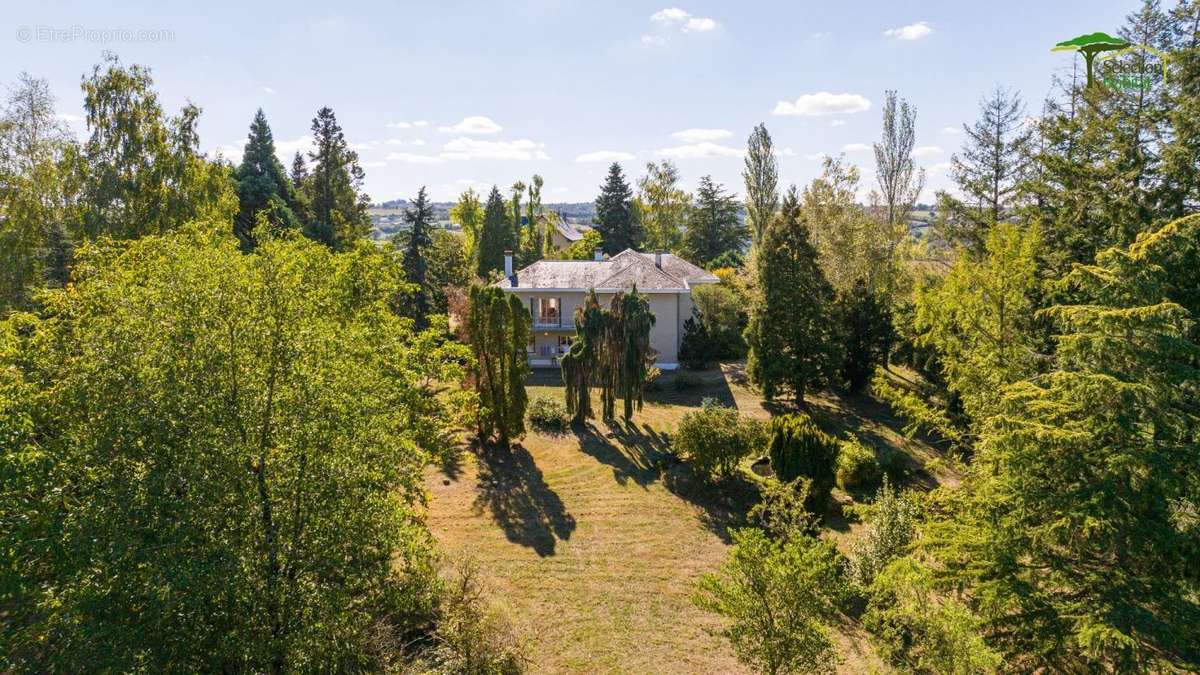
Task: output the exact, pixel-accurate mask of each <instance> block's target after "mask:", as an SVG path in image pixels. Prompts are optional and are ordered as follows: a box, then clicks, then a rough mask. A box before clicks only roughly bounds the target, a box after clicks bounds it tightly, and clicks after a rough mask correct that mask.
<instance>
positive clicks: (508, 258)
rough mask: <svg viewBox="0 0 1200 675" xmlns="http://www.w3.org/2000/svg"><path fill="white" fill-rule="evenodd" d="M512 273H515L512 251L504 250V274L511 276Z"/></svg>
mask: <svg viewBox="0 0 1200 675" xmlns="http://www.w3.org/2000/svg"><path fill="white" fill-rule="evenodd" d="M512 275H513V270H512V251H505V252H504V276H506V277H511V276H512Z"/></svg>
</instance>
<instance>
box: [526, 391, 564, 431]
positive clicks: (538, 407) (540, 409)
mask: <svg viewBox="0 0 1200 675" xmlns="http://www.w3.org/2000/svg"><path fill="white" fill-rule="evenodd" d="M529 423H530V424H531V425H533V428H534V429H537V430H538V431H565V430H566V428H567V409H566V407H565V406H563V404H561V403H559V402H558V401H555V400H554V399H552V398H548V397H546V396H539V397H537V398H535V399H533V400H532V401H530V402H529Z"/></svg>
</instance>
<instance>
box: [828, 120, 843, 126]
mask: <svg viewBox="0 0 1200 675" xmlns="http://www.w3.org/2000/svg"><path fill="white" fill-rule="evenodd" d="M844 124H846V120H834V121H832V122H830V123H829V126H831V127H840V126H842V125H844Z"/></svg>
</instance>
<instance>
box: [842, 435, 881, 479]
mask: <svg viewBox="0 0 1200 675" xmlns="http://www.w3.org/2000/svg"><path fill="white" fill-rule="evenodd" d="M839 445H840V446H841V447H840V449H839V450H838V457H837V484H838V487H840V488H842V489H843V490H846V491H847V492H849V491H851V490H858V489H864V488H868V489H869V488H874V487H875V486H877V485H878V484H879V479H880V478H882V477H883V471H882V469H881V467H880V466H879V460H878V459H876V458H875V450H873V449H871V448H869V447H867V446H866V445H863V443H862V441H859V440H858V439H857V438H854V437H853V436H851V437H850V439H849V440H845V441H841V442H840V443H839Z"/></svg>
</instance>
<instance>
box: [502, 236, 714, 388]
mask: <svg viewBox="0 0 1200 675" xmlns="http://www.w3.org/2000/svg"><path fill="white" fill-rule="evenodd" d="M718 281H719V280H718V279H717V277H715V276H713V275H712V274H710V273H709V272H707V271H706V270H703V269H701V268H699V267H697V266H695V265H693V264H692V263H690V262H688V261H686V260H684V259H682V258H680V257H678V256H676V255H672V254H670V253H638V252H637V251H634V250H633V249H626V250H624V251H622V252H621V253H618V254H617V255H615V256H612V257H611V258H604V256H603V254H602V253H601V252H600V251H599V250H597V251H596V255H595V258H594V259H593V260H539V261H538V262H535V263H534V264H532V265H530V266H528V267H526V268H525V269H522V270H519V271H517V272H515V273H514V271H513V263H512V254H511V253H505V256H504V279H503V280H501V281H500V282H498V284H497V285H498V286H499V287H500V288H502V289H504V290H505V291H506V292H509V293H515V294H517V295H518V296H520V297H521V299H522V300H523V301H524V302H525V304H526V306H528V307H529V312H530V314H531V316H532V317H533V339H532V341H531V342H530V345H529V362H530V363H531V364H532V365H534V366H557V365H558V359H559V357H560V356H562V355H563V354H565V353H566V352H567V350H568V349H569V348H570V346H571V341H572V339H573V338H574V335H575V320H574V316H575V308H576V307H578V306H580V305H581V304H583V302H584V298H585V297H586V295H587V292H588V290H589V289H595V291H596V295H597V296H598V298H599V300H600V304H601V305H604V306H607V304H608V302H609V301H610V300H611V299H612V296H613V295H614V294H615V293H616V292H617V291H626V292H628V291H630V290H632V289H633V287H634V286H635V285H636V286H637V290H638V292H639V293H642V294H644V295H646V296H647V297H648V299H649V301H650V311H651V312H653V313H654V317H655V320H654V328H653V329H652V330H651V331H650V346H651V347H652V348H653V349H654V350H655V351H657V352H658V357H657V361H656V363H655V365H656V366H658V367H659V368H661V369H663V370H671V369H674V368H677V367H678V366H679V344H680V341H681V340H682V339H683V322H684V321H687V320H688V319H689V318H690V317H691V316H692V288H693V287H695V286H697V285H700V284H715V283H718Z"/></svg>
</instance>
